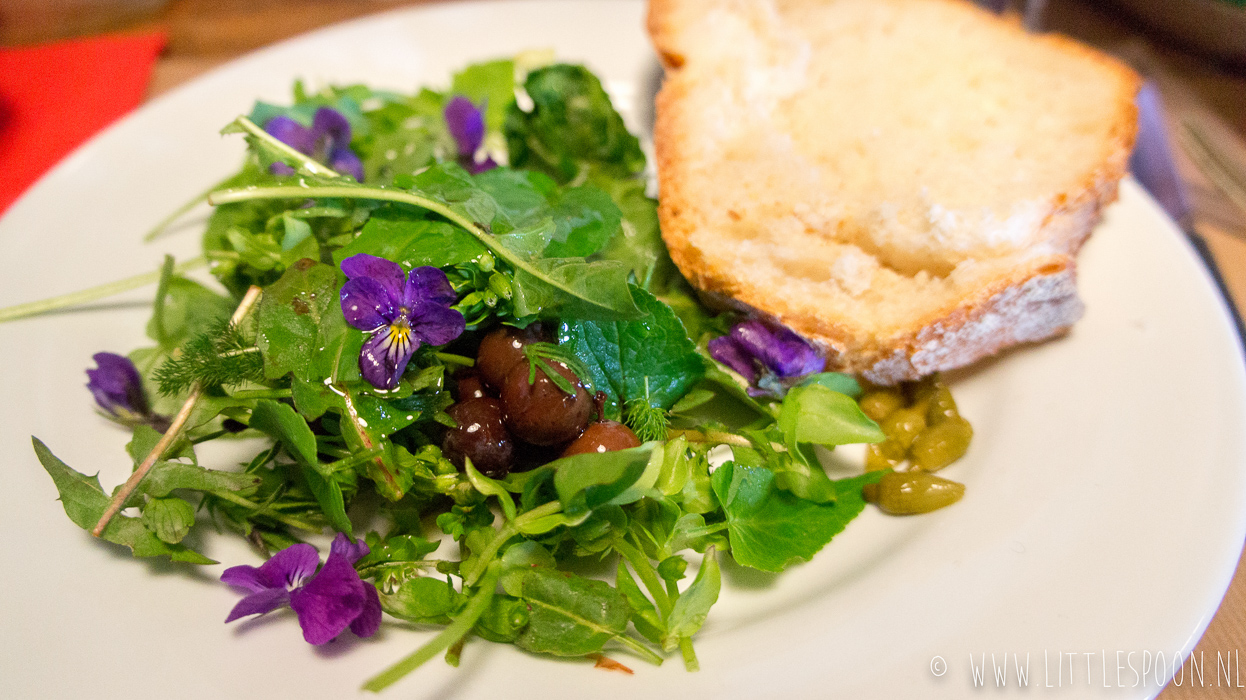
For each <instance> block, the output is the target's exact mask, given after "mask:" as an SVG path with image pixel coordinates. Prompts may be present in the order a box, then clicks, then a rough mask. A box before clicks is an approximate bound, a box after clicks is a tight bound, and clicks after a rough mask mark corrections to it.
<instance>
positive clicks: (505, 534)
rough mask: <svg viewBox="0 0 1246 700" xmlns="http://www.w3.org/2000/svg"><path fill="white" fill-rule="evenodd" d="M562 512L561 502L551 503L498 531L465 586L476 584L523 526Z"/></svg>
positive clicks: (535, 509) (468, 575)
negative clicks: (503, 547) (502, 547)
mask: <svg viewBox="0 0 1246 700" xmlns="http://www.w3.org/2000/svg"><path fill="white" fill-rule="evenodd" d="M561 510H562V503H561V502H559V501H550V502H549V503H546V504H544V505H540V506H537V507H536V508H533V509H532V510H530V511H528V512H526V513H523V514H522V515H520V516H519V517H517V518H515V519H514V520H511V521H509V522H507V523H506V524H505V525H503V526H502V529H501V530H499V531H498V534H496V535H494V537H493V539H492V540H490V541H489V544H487V545H485V548H484V550H482V551H481V552H480V558H479V559H478V560H476V566H474V567H472V570H471V571H469V572H467V575H465V576H464V577H463V585H466V586H470V585H472V584H473V583H475V581H476V579H478V578H480V575H481V574H482V573H484V571H485V567H487V566H488V565H489V564H491V563H492V562H493V558H494V557H495V556H497V553H498V549H499V548H501V546H502V545H503V544H505V543H506V541H507V540H509V539H510V538H512V537H514V536H515V535H517V534H519V527H520V526H521V525H523V524H524V523H530V522H532V521H534V520H538V519H540V518H544V517H545V516H547V515H554V514H555V513H557V512H559V511H561Z"/></svg>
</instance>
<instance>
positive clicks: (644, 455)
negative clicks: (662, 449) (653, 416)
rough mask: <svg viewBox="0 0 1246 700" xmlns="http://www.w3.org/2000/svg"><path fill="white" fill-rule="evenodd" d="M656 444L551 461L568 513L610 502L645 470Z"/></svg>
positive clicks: (557, 488)
mask: <svg viewBox="0 0 1246 700" xmlns="http://www.w3.org/2000/svg"><path fill="white" fill-rule="evenodd" d="M652 450H653V444H652V443H650V444H647V445H641V446H640V447H632V448H630V449H626V450H616V451H613V452H589V453H585V454H578V455H573V456H571V457H563V458H562V459H559V460H556V461H554V462H551V463H550V464H549V466H550V467H551V468H553V469H554V489H555V490H556V491H557V492H558V500H559V501H561V502H562V507H563V510H564V511H565V512H566V513H568V514H572V515H574V514H579V513H583V512H585V511H588V510H592V509H593V508H596V507H597V506H600V505H603V504H605V503H608V502H609V501H610V500H611V499H613V498H614V497H616V496H618V495H619V494H621V493H623V492H624V491H626V490H627V489H628V488H629V487H630V486H631V485H632V484H634V483H636V481H637V480H638V479H639V478H640V476H641V475H642V474H643V473H644V472H645V467H646V466H647V465H648V463H649V455H650V452H651V451H652Z"/></svg>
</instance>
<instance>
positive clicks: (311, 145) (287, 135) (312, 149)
mask: <svg viewBox="0 0 1246 700" xmlns="http://www.w3.org/2000/svg"><path fill="white" fill-rule="evenodd" d="M264 131H267V132H268V133H269V134H271V135H272V136H273V137H274V138H276V139H277V140H278V141H280V142H282V143H284V144H285V145H287V146H289V147H290V148H293V149H294V150H296V151H298V152H299V153H302V154H303V155H306V156H311V157H312V158H315V159H316V160H318V161H320V162H321V163H324V164H325V165H327V166H329V167H330V168H333V169H334V170H336V171H338V172H339V173H345V174H347V175H350V176H351V177H353V178H355V179H356V180H358V181H359V182H363V163H362V162H360V160H359V156H357V155H355V152H354V151H352V150H350V122H348V121H346V117H344V116H342V113H341V112H339V111H337V110H336V109H333V108H331V107H321V108H320V109H318V110H316V116H314V117H312V125H311V128H308V127H305V126H303V125H302V124H300V123H298V122H296V121H294V120H293V119H291V118H290V117H287V116H284V115H283V116H280V117H273V118H272V119H269V120H268V123H267V124H265V125H264ZM270 171H271V172H272V173H273V174H276V175H293V174H294V169H293V168H291V167H290V166H288V165H286V164H285V163H273V164H272V167H271V168H270Z"/></svg>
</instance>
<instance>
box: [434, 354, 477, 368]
mask: <svg viewBox="0 0 1246 700" xmlns="http://www.w3.org/2000/svg"><path fill="white" fill-rule="evenodd" d="M434 355H435V356H436V357H437V359H438V360H441V361H442V362H444V363H446V364H448V365H462V366H464V367H475V366H476V361H475V360H473V359H472V358H470V357H464V356H462V355H455V354H454V353H449V352H439V353H434Z"/></svg>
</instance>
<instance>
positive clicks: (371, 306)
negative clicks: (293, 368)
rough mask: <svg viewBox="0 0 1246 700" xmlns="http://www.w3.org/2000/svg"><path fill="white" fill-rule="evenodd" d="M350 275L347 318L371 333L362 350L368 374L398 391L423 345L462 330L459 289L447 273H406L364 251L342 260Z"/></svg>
mask: <svg viewBox="0 0 1246 700" xmlns="http://www.w3.org/2000/svg"><path fill="white" fill-rule="evenodd" d="M342 272H344V273H346V276H347V277H349V278H350V279H349V280H347V282H346V284H344V285H342V294H341V300H342V314H343V315H345V316H346V322H347V323H349V324H350V325H351V326H353V327H355V328H358V329H359V330H361V331H366V332H368V333H371V337H369V338H368V339H367V340H366V341H364V344H363V350H362V351H361V352H360V354H359V370H360V372H361V373H362V374H363V378H364V379H366V380H368V382H369V383H371V384H372V386H374V387H376V388H378V389H393V388H395V387H397V386H398V379H399V378H400V377H401V376H402V373H403V372H404V371H406V369H407V362H409V361H410V360H411V356H412V355H413V354H414V353H415V351H416V350H417V349H418V348H419V347H420V344H422V343H428V344H429V345H445V344H446V343H448V342H450V341H452V340H454V339H455V338H457V337H459V336H460V335H461V334H462V333H463V329H464V328H465V326H466V321H465V320H464V319H463V314H461V313H459V312H458V311H455V310H454V309H452V308H450V306H451V305H452V304H453V303H454V301H455V294H454V288H453V287H451V286H450V280H449V279H447V278H446V273H444V272H442V271H441V270H438V269H437V268H435V267H417V268H415V269H414V270H412V271H411V274H410V275H406V274H403V271H402V268H401V267H400V266H399V265H398V263H395V262H392V261H389V260H386V259H384V258H378V257H376V256H373V255H366V254H363V253H361V254H359V255H354V256H351V257H349V258H347V259H345V260H343V261H342Z"/></svg>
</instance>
